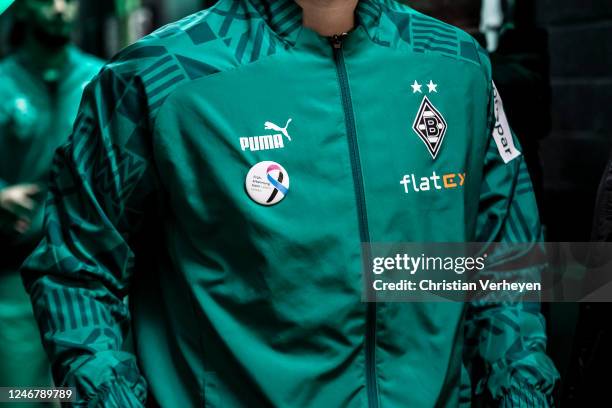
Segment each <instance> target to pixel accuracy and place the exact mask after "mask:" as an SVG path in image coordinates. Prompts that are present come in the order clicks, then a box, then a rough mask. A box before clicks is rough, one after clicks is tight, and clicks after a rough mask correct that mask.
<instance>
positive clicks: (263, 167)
mask: <svg viewBox="0 0 612 408" xmlns="http://www.w3.org/2000/svg"><path fill="white" fill-rule="evenodd" d="M245 187H246V191H247V193H248V194H249V197H251V199H252V200H253V201H255V202H256V203H258V204H261V205H274V204H276V203H278V202H280V201H281V200H282V199H283V198H285V196H286V195H287V193H288V192H289V174H288V173H287V170H285V168H284V167H283V166H281V165H280V164H278V163H275V162H273V161H262V162H259V163H257V164H256V165H254V166H253V167H251V170H249V173H248V174H247V176H246V180H245Z"/></svg>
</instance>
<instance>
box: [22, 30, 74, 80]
mask: <svg viewBox="0 0 612 408" xmlns="http://www.w3.org/2000/svg"><path fill="white" fill-rule="evenodd" d="M68 46H69V44H66V45H61V46H58V47H48V46H46V45H44V44H41V42H40V41H39V40H38V39H37V38H36V36H35V35H34V34H32V33H28V34H27V35H26V37H25V40H24V42H23V45H22V50H23V52H24V53H25V54H26V55H27V58H28V60H29V61H30V62H31V63H32V64H33V66H34V68H35V69H36V70H37V71H41V72H44V71H50V70H61V69H62V67H64V66H65V65H66V61H67V59H68Z"/></svg>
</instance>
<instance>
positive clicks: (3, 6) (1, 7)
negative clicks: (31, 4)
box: [0, 0, 14, 14]
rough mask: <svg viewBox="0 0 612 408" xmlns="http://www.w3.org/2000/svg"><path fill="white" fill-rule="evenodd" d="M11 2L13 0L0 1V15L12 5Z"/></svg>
mask: <svg viewBox="0 0 612 408" xmlns="http://www.w3.org/2000/svg"><path fill="white" fill-rule="evenodd" d="M13 1H14V0H0V14H2V13H4V10H6V9H7V8H9V6H10V5H11V4H13Z"/></svg>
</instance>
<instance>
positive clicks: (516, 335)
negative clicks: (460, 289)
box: [466, 85, 558, 408]
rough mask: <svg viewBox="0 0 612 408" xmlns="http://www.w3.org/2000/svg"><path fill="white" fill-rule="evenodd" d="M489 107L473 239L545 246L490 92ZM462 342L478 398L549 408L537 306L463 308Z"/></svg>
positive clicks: (524, 176) (552, 377) (551, 378)
mask: <svg viewBox="0 0 612 408" xmlns="http://www.w3.org/2000/svg"><path fill="white" fill-rule="evenodd" d="M489 105H490V114H489V123H490V125H489V132H490V133H489V141H488V148H487V152H486V158H485V163H484V174H483V182H482V187H481V196H480V204H479V217H478V226H477V238H476V239H477V241H478V242H502V243H520V244H527V243H536V242H542V240H543V235H542V228H541V225H540V220H539V216H538V208H537V205H536V201H535V197H534V193H533V189H532V184H531V180H530V177H529V174H528V172H527V167H526V165H525V161H524V160H523V156H522V154H521V152H520V150H519V149H520V145H519V142H518V140H517V139H516V137H515V136H514V134H513V133H512V130H511V129H510V127H509V126H508V123H507V119H506V116H505V113H504V111H503V105H502V102H501V98H500V97H499V95H498V94H497V90H496V89H495V86H494V85H493V86H492V90H491V98H490V104H489ZM512 256H513V257H516V256H517V254H516V252H513V254H512ZM502 260H503V255H502ZM534 267H536V268H538V266H534ZM466 337H467V339H466V345H467V346H468V347H469V348H472V353H473V357H474V360H473V361H477V362H478V363H475V362H471V363H468V364H471V372H472V374H474V373H475V372H476V375H475V376H473V377H475V378H473V380H475V382H476V384H475V385H476V387H475V393H476V394H480V395H483V394H485V395H486V394H487V391H488V395H489V397H490V398H493V399H494V400H495V401H496V405H498V406H500V407H504V408H510V407H547V406H549V404H550V400H551V394H552V390H553V388H554V386H555V383H556V382H557V380H558V373H557V371H556V369H555V367H554V365H553V363H552V362H551V360H550V359H549V358H548V356H547V355H546V333H545V321H544V317H543V316H542V315H541V313H540V306H539V304H538V303H524V302H523V303H521V302H515V303H510V302H506V303H502V302H482V301H480V302H474V303H472V304H470V306H469V308H468V314H467V320H466Z"/></svg>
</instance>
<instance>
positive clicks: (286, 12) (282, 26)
mask: <svg viewBox="0 0 612 408" xmlns="http://www.w3.org/2000/svg"><path fill="white" fill-rule="evenodd" d="M387 1H389V0H360V1H359V3H358V5H357V9H356V12H355V13H356V17H357V25H359V26H362V27H363V28H364V29H365V31H366V32H367V33H368V35H369V37H370V38H375V37H376V32H377V30H378V27H379V24H380V17H381V14H382V12H383V9H384V7H385V3H386V2H387ZM248 2H249V3H250V4H251V5H252V6H253V7H254V8H255V9H256V10H257V12H258V13H259V14H260V15H261V16H262V18H263V19H264V20H265V21H266V24H267V25H268V26H269V27H270V28H271V29H272V31H274V32H275V33H276V34H277V35H278V36H279V37H281V38H282V39H283V40H284V41H286V42H287V43H289V44H290V45H294V44H295V42H296V39H297V37H298V34H299V32H300V31H301V29H302V8H301V7H300V6H299V5H298V4H297V3H296V2H295V1H294V0H248Z"/></svg>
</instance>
